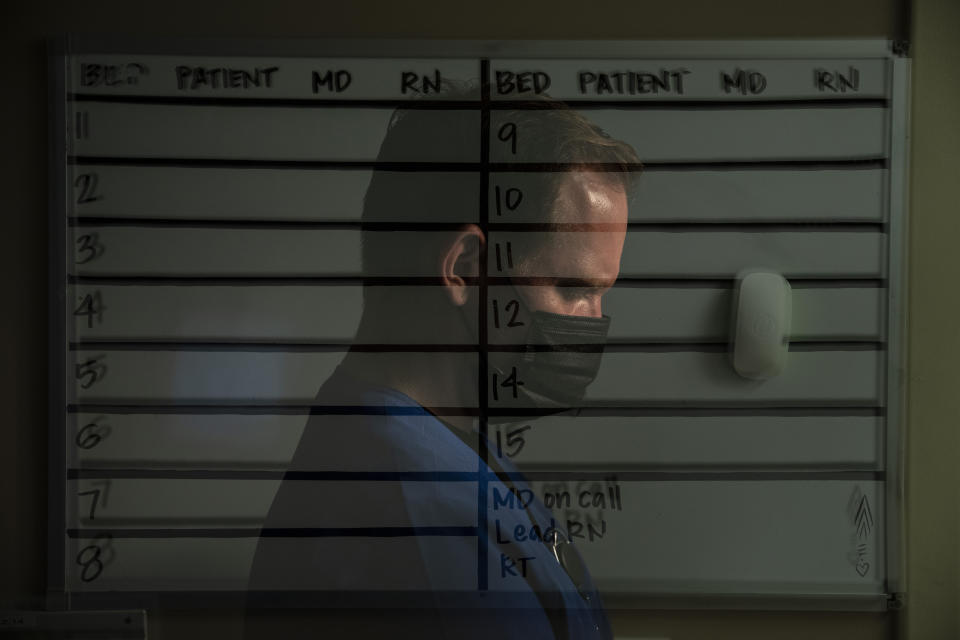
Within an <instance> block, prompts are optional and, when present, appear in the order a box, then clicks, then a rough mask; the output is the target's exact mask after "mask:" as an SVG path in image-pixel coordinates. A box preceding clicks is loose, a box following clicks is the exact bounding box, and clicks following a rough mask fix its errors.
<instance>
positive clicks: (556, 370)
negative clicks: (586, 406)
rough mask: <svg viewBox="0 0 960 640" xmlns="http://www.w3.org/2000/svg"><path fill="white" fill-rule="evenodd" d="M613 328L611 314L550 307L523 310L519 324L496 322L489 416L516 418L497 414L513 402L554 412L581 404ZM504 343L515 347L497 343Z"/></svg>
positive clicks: (491, 353)
mask: <svg viewBox="0 0 960 640" xmlns="http://www.w3.org/2000/svg"><path fill="white" fill-rule="evenodd" d="M524 328H525V329H526V331H525V332H524V331H523V329H524ZM609 330H610V317H609V316H603V317H602V318H590V317H584V316H567V315H560V314H556V313H549V312H546V311H533V312H528V313H526V314H524V319H523V325H520V326H513V327H510V328H509V329H506V330H505V329H504V328H502V327H501V328H499V329H497V328H493V327H491V328H490V329H489V331H488V335H489V336H490V345H491V349H490V351H489V359H488V362H489V374H490V384H491V385H492V388H491V393H490V397H489V401H490V405H489V406H490V408H491V409H492V410H495V411H491V415H490V417H489V421H490V422H503V421H507V420H511V418H510V417H509V416H506V415H505V416H499V415H497V413H499V412H500V411H501V410H505V409H509V408H511V407H517V408H537V409H548V410H549V409H552V410H554V412H559V411H565V410H568V409H570V408H573V407H579V406H580V404H581V402H582V400H583V397H584V395H585V394H586V390H587V387H588V386H589V385H590V383H592V382H593V380H594V378H596V376H597V372H598V371H599V370H600V363H601V360H602V358H603V348H604V345H605V344H606V341H607V333H608V332H609ZM509 331H515V333H509ZM504 343H509V344H511V345H512V346H515V347H516V350H501V349H500V348H498V347H500V346H501V345H503V344H504ZM513 419H515V418H513Z"/></svg>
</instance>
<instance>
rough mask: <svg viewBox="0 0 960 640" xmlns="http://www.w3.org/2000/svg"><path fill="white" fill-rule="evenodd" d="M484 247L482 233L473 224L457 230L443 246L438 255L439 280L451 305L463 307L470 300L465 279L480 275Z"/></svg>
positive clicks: (484, 242)
mask: <svg viewBox="0 0 960 640" xmlns="http://www.w3.org/2000/svg"><path fill="white" fill-rule="evenodd" d="M485 247H486V240H485V238H484V237H483V231H482V230H481V229H480V227H478V226H477V225H475V224H468V225H467V226H465V227H464V228H463V229H461V230H459V231H458V232H457V233H456V235H455V236H454V237H453V239H452V240H450V241H449V242H448V243H447V244H446V245H445V248H444V251H443V253H441V255H440V280H441V282H442V283H443V287H444V289H445V290H446V293H447V295H448V296H450V301H451V302H453V304H455V305H457V306H463V305H465V304H466V303H467V300H468V299H469V298H470V295H469V291H470V290H469V287H470V286H471V285H470V284H468V283H467V279H468V278H476V277H477V276H478V275H479V274H480V252H481V251H484V250H485Z"/></svg>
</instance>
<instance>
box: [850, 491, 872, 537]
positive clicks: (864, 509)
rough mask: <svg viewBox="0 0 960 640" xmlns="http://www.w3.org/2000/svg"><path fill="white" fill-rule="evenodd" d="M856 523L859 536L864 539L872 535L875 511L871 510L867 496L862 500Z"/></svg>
mask: <svg viewBox="0 0 960 640" xmlns="http://www.w3.org/2000/svg"><path fill="white" fill-rule="evenodd" d="M854 523H855V524H856V525H857V537H858V538H860V539H861V540H862V539H864V538H866V537H867V536H868V535H870V531H871V530H872V529H873V513H872V512H871V511H870V502H869V501H868V500H867V496H863V498H861V500H860V505H859V506H858V507H857V515H856V517H855V518H854Z"/></svg>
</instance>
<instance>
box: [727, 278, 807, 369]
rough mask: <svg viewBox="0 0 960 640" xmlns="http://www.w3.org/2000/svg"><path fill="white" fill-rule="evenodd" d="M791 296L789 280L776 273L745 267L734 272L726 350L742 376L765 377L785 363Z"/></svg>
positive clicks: (734, 366)
mask: <svg viewBox="0 0 960 640" xmlns="http://www.w3.org/2000/svg"><path fill="white" fill-rule="evenodd" d="M791 297H792V296H791V289H790V283H789V282H787V281H786V279H785V278H784V277H783V276H781V275H780V274H779V273H774V272H772V271H764V270H762V269H748V270H744V271H741V272H740V273H738V274H737V283H736V286H735V287H734V293H733V314H732V318H731V332H730V338H731V340H730V342H731V343H730V351H731V360H732V363H733V368H734V370H736V372H737V373H738V374H740V375H741V376H743V377H744V378H749V379H751V380H766V379H768V378H772V377H773V376H776V375H778V374H779V373H780V372H781V371H783V368H784V367H785V366H786V363H787V351H788V348H789V346H790V318H791V314H792V310H793V306H792V301H791Z"/></svg>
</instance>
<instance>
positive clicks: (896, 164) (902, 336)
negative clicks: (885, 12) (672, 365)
mask: <svg viewBox="0 0 960 640" xmlns="http://www.w3.org/2000/svg"><path fill="white" fill-rule="evenodd" d="M890 66H891V73H890V75H891V85H890V94H891V97H890V127H889V129H888V131H889V135H890V140H889V155H890V162H889V167H888V175H889V185H888V188H887V195H888V198H889V200H888V202H889V206H888V212H889V219H888V227H887V242H888V250H887V256H888V261H887V288H888V292H887V371H886V374H887V375H886V382H887V387H886V394H885V395H886V399H887V412H886V413H887V418H886V434H885V435H886V442H885V444H886V451H885V454H886V456H885V457H886V472H887V475H886V484H885V487H886V492H887V499H886V509H887V511H886V523H885V532H884V533H885V536H884V539H885V541H886V547H887V548H886V571H887V592H888V593H889V594H890V595H891V601H892V604H893V606H894V607H897V606H899V605H898V604H896V603H897V602H899V600H898V599H897V594H902V593H903V591H904V589H905V576H904V571H905V567H904V564H903V562H904V553H903V549H904V539H905V537H904V536H905V529H904V525H905V523H904V521H903V510H904V504H903V501H904V496H905V475H906V474H905V473H904V463H905V462H906V457H905V446H904V445H905V442H906V438H905V437H904V434H905V430H906V426H907V413H906V408H907V396H906V380H907V376H906V367H907V336H908V335H909V333H908V331H907V329H908V326H909V319H908V317H907V314H908V310H909V307H908V305H907V283H908V282H909V280H908V271H907V267H908V262H907V247H908V246H909V244H908V242H909V237H908V232H909V224H908V219H907V215H908V209H907V204H908V197H909V192H908V188H909V175H910V174H909V170H910V166H909V161H910V62H909V59H908V58H894V59H893V60H892V61H891V64H890Z"/></svg>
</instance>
